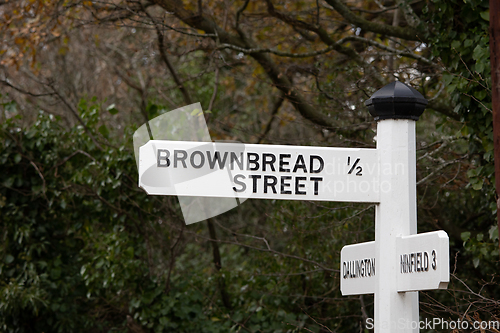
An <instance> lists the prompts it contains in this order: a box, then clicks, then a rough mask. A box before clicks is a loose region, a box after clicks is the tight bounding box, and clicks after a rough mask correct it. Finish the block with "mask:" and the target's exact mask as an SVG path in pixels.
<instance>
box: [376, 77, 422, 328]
mask: <svg viewBox="0 0 500 333" xmlns="http://www.w3.org/2000/svg"><path fill="white" fill-rule="evenodd" d="M426 104H427V101H426V100H425V98H424V97H423V96H422V95H421V94H420V93H419V92H418V91H416V90H415V89H413V88H411V87H408V86H406V85H405V84H403V83H401V82H393V83H390V84H388V85H387V86H385V87H383V88H382V89H380V90H379V91H377V92H376V93H375V94H374V95H373V96H372V97H371V98H370V99H369V100H368V101H367V102H366V105H367V106H368V109H369V111H370V113H371V114H372V115H373V116H374V117H375V120H377V121H378V123H377V149H378V151H379V158H380V162H379V165H380V178H379V180H380V204H378V205H377V207H376V211H375V243H376V247H375V258H376V259H377V261H378V262H377V263H376V267H377V272H376V274H377V276H379V277H381V276H383V278H378V279H377V280H376V286H375V316H374V325H375V333H382V332H383V333H386V332H412V333H414V332H418V331H419V329H418V325H416V326H417V327H415V324H413V325H412V323H417V324H418V321H419V318H418V316H419V315H418V292H407V293H398V292H397V278H398V273H399V265H398V263H399V262H398V260H397V259H398V258H397V254H396V237H397V236H407V235H412V234H416V233H417V211H416V151H415V149H416V148H415V121H416V120H418V118H419V116H420V115H421V114H422V112H423V110H424V108H425V105H426ZM412 326H413V328H412Z"/></svg>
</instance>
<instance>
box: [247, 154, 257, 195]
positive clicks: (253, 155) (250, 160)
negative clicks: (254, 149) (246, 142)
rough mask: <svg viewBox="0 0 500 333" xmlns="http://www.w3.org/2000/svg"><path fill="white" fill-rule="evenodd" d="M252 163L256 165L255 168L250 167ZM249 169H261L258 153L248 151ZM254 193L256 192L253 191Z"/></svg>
mask: <svg viewBox="0 0 500 333" xmlns="http://www.w3.org/2000/svg"><path fill="white" fill-rule="evenodd" d="M250 157H254V159H251V158H250ZM250 163H252V164H253V165H254V167H253V168H251V167H250ZM247 170H251V171H256V170H259V155H258V154H256V153H247ZM259 178H260V177H259ZM253 193H255V192H253Z"/></svg>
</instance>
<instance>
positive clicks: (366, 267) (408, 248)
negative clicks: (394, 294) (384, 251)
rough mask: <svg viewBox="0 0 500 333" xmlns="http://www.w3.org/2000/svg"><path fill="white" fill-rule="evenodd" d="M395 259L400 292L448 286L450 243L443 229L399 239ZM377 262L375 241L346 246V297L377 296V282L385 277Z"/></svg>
mask: <svg viewBox="0 0 500 333" xmlns="http://www.w3.org/2000/svg"><path fill="white" fill-rule="evenodd" d="M391 260H392V265H393V266H397V267H398V269H399V273H398V276H397V291H398V292H408V291H420V290H434V289H446V288H447V287H448V282H449V281H450V265H449V240H448V234H447V233H446V232H444V231H442V230H439V231H433V232H427V233H422V234H417V235H411V236H399V237H397V238H396V252H395V253H394V256H393V257H392V258H391ZM377 261H378V260H377V258H376V256H375V242H374V241H372V242H366V243H359V244H353V245H347V246H344V247H343V248H342V251H341V252H340V291H341V292H342V295H343V296H347V295H362V294H374V293H375V284H376V282H377V280H376V279H377V278H381V277H382V278H383V276H384V275H385V274H384V272H383V271H380V270H378V269H377V265H376V263H377ZM376 273H377V274H378V275H376Z"/></svg>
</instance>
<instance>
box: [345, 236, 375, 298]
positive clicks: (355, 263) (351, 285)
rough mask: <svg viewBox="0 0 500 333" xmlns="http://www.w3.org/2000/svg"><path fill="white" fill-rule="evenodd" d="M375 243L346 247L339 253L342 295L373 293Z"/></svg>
mask: <svg viewBox="0 0 500 333" xmlns="http://www.w3.org/2000/svg"><path fill="white" fill-rule="evenodd" d="M376 262H377V261H376V258H375V242H366V243H359V244H353V245H347V246H344V247H343V248H342V251H340V291H341V292H342V295H344V296H347V295H362V294H373V293H375V282H376V280H375V279H376V276H377V275H376V273H377V266H376Z"/></svg>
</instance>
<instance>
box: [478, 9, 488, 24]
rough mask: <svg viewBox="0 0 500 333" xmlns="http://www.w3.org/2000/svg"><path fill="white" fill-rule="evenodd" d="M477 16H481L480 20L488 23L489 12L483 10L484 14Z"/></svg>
mask: <svg viewBox="0 0 500 333" xmlns="http://www.w3.org/2000/svg"><path fill="white" fill-rule="evenodd" d="M479 15H481V18H482V19H483V20H485V21H488V22H489V21H490V10H489V9H488V10H485V11H484V12H481V13H480V14H479Z"/></svg>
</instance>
